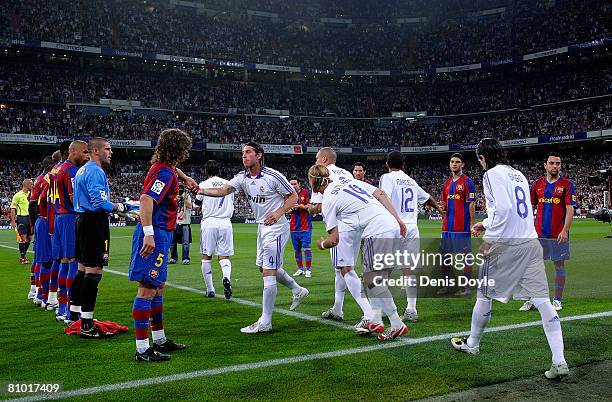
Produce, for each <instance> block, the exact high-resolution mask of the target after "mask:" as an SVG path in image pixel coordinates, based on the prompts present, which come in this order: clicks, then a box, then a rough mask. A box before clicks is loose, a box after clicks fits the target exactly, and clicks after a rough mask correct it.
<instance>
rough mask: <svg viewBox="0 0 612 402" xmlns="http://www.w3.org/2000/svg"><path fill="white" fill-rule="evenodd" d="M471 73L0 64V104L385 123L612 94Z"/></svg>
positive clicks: (551, 78) (595, 80) (584, 69)
mask: <svg viewBox="0 0 612 402" xmlns="http://www.w3.org/2000/svg"><path fill="white" fill-rule="evenodd" d="M517 70H518V71H515V72H507V71H504V72H499V73H492V74H491V73H489V76H488V77H486V78H483V77H479V76H478V74H476V73H475V74H473V75H472V76H468V77H467V78H465V81H460V80H456V81H451V82H449V81H446V80H445V78H448V77H444V76H440V77H439V76H432V77H424V78H423V80H424V82H417V83H410V84H399V83H395V82H385V81H383V82H377V83H376V84H366V83H363V82H361V83H360V82H352V83H350V84H346V85H338V84H337V83H333V82H331V83H329V84H327V85H321V84H315V83H307V82H288V83H287V84H284V85H281V84H276V85H273V84H265V83H248V84H247V83H244V82H243V83H241V82H223V81H213V82H212V83H211V82H210V81H209V80H207V79H204V78H201V77H194V76H188V75H187V74H177V73H170V74H159V73H158V74H151V73H150V74H136V73H131V74H126V73H124V72H115V73H112V72H108V71H107V72H105V73H102V72H96V71H79V70H77V69H70V68H60V67H58V66H53V65H41V64H27V65H21V64H8V63H2V64H0V100H3V101H15V100H19V101H29V102H44V103H56V104H62V105H65V104H66V103H68V102H80V103H98V102H99V101H100V99H103V98H110V99H122V100H132V101H140V102H141V103H142V106H143V107H149V108H162V109H171V110H186V111H202V112H226V111H227V110H228V109H237V110H238V111H240V112H243V113H255V112H257V110H258V109H259V108H266V109H277V110H278V109H281V110H289V112H290V113H291V114H292V115H299V116H304V115H307V116H322V115H326V114H333V115H336V116H342V117H389V116H391V114H392V112H412V111H426V112H427V113H428V114H429V115H448V114H458V113H473V112H482V111H490V110H502V109H511V108H526V107H530V106H532V105H538V104H543V103H553V102H559V101H566V100H571V99H579V98H586V97H592V96H601V95H609V94H612V65H610V64H606V63H604V64H599V63H598V64H585V65H581V66H580V67H579V68H577V67H573V66H568V67H566V68H562V69H561V70H552V71H549V69H544V68H541V69H540V70H536V71H521V69H520V68H517Z"/></svg>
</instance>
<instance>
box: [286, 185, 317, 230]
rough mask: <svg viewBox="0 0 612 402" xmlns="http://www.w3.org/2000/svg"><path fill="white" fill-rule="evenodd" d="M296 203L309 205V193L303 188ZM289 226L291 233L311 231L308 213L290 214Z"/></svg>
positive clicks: (295, 212)
mask: <svg viewBox="0 0 612 402" xmlns="http://www.w3.org/2000/svg"><path fill="white" fill-rule="evenodd" d="M297 203H298V204H300V205H308V204H310V192H309V191H308V190H307V189H305V188H303V189H301V190H300V192H299V193H298V202H297ZM290 226H291V231H292V232H305V231H308V230H312V217H311V216H310V214H309V213H308V211H303V210H295V211H293V212H291V221H290Z"/></svg>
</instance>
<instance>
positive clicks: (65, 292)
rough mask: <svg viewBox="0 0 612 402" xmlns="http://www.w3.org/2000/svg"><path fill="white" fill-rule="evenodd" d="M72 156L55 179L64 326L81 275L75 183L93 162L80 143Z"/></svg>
mask: <svg viewBox="0 0 612 402" xmlns="http://www.w3.org/2000/svg"><path fill="white" fill-rule="evenodd" d="M68 153H69V154H68V159H66V160H65V161H64V163H62V165H61V166H60V168H59V170H58V172H57V173H56V175H55V191H56V195H57V203H56V204H55V223H54V228H55V229H54V232H55V235H54V236H53V241H54V242H55V249H56V250H58V251H59V257H60V259H61V263H60V268H59V272H58V277H57V285H58V298H57V299H58V303H59V306H58V308H57V313H56V314H55V318H56V320H57V321H58V322H62V323H63V322H65V321H68V319H69V318H70V317H69V311H68V301H69V293H70V290H69V289H70V288H71V286H72V282H73V281H74V278H75V277H76V274H77V271H78V263H77V262H76V259H75V250H74V244H75V241H76V239H75V225H76V213H75V211H74V188H73V183H74V178H75V176H76V173H77V171H78V170H79V168H80V167H81V166H83V165H84V164H85V163H87V161H89V150H88V149H87V143H86V142H85V141H80V140H77V141H74V142H72V143H71V144H70V147H69V148H68Z"/></svg>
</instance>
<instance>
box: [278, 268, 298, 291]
mask: <svg viewBox="0 0 612 402" xmlns="http://www.w3.org/2000/svg"><path fill="white" fill-rule="evenodd" d="M276 279H277V280H278V281H279V282H280V283H282V284H283V285H285V286H287V287H288V288H289V289H291V290H292V291H293V294H296V293H298V292H299V291H300V290H302V287H301V286H300V285H298V283H297V282H296V281H295V280H294V279H293V278H292V277H291V275H289V274H288V273H287V271H285V270H284V269H282V268H277V269H276Z"/></svg>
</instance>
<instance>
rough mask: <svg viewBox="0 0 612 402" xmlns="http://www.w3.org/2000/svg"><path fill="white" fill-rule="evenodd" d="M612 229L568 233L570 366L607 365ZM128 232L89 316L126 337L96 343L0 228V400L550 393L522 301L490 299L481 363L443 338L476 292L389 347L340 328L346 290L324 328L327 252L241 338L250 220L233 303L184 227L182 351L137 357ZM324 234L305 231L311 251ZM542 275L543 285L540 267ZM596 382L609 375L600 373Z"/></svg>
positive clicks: (252, 287)
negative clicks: (32, 278)
mask: <svg viewBox="0 0 612 402" xmlns="http://www.w3.org/2000/svg"><path fill="white" fill-rule="evenodd" d="M440 226H441V222H432V221H420V222H419V227H420V230H421V237H429V238H434V237H439V230H440ZM609 229H610V228H609V226H608V225H604V224H601V223H598V222H595V221H592V220H576V221H574V224H573V226H572V250H571V252H572V258H571V260H570V261H569V262H568V263H567V282H566V288H565V297H564V308H563V310H562V311H560V312H559V315H560V317H561V319H562V320H563V323H562V326H563V334H564V341H565V349H566V350H565V356H566V360H567V362H568V364H569V365H570V369H571V370H573V369H575V368H576V367H577V366H584V365H589V364H593V363H595V362H602V361H607V360H611V359H612V343H611V342H610V339H609V336H610V333H612V271H611V269H612V239H604V238H603V236H605V235H606V234H609ZM133 230H134V228H133V227H127V228H112V231H111V246H110V247H111V260H110V264H109V267H108V269H107V270H106V273H105V274H104V277H103V280H102V282H101V284H100V291H99V295H98V301H97V306H96V311H95V317H96V318H98V319H103V320H112V321H115V322H117V323H120V324H124V325H127V326H128V327H129V328H130V331H129V332H128V333H126V334H121V335H119V336H117V337H115V338H112V339H107V340H83V339H80V338H78V337H76V336H67V335H65V334H64V333H63V331H62V329H63V325H61V324H59V323H56V322H55V319H54V315H53V313H51V312H47V311H43V310H42V309H40V308H36V307H34V306H33V304H32V303H31V301H29V300H26V295H27V291H28V290H29V268H30V267H29V266H27V267H26V266H22V265H20V264H19V263H18V252H17V250H16V246H17V245H16V243H15V235H14V233H13V232H12V231H8V230H7V231H0V267H1V271H2V274H3V275H4V285H3V288H2V291H0V317H2V319H3V320H4V321H3V323H2V325H1V327H0V328H1V330H0V331H1V336H0V353H1V355H2V358H0V384H2V390H0V396H1V397H2V398H16V397H26V396H27V397H29V398H32V400H36V399H38V398H69V397H70V398H72V399H77V400H84V401H85V400H88V401H89V400H91V399H92V398H96V399H98V400H139V401H140V400H159V399H171V400H178V399H180V400H300V401H303V400H317V401H319V400H410V399H420V398H426V397H430V396H435V395H443V394H449V393H454V392H458V391H465V390H470V389H474V388H476V387H482V386H487V385H490V384H497V383H506V382H511V381H516V380H519V379H525V378H538V380H537V381H536V383H537V384H540V386H541V387H550V390H551V392H552V390H553V389H554V388H555V387H560V386H561V385H560V384H559V383H552V384H551V383H549V382H547V381H546V380H545V379H544V376H543V373H544V371H545V370H546V369H548V368H549V366H550V350H549V348H548V344H547V342H546V338H545V336H544V332H543V329H542V326H541V323H540V322H539V318H540V316H539V314H538V312H537V311H535V310H533V311H529V312H519V311H518V308H519V307H520V306H521V302H519V301H511V302H510V303H508V304H507V305H503V304H501V303H497V302H496V303H494V304H493V317H492V320H491V322H490V325H489V328H488V333H486V334H485V335H484V336H483V340H482V343H481V346H480V355H478V356H470V355H466V354H461V353H457V352H455V351H454V350H453V349H452V347H451V345H450V343H449V338H450V337H451V336H453V335H457V334H466V333H467V332H466V331H469V327H470V317H471V311H472V306H473V303H474V297H475V296H474V293H472V296H471V297H467V298H421V299H420V300H419V301H418V311H419V316H420V319H419V322H418V323H416V324H409V325H408V326H409V328H410V333H409V335H408V336H407V337H405V338H402V339H399V340H395V341H390V342H381V341H378V340H377V339H376V338H374V337H360V336H357V335H355V334H354V333H353V332H352V331H351V328H352V325H354V324H355V323H356V322H357V321H359V319H360V316H361V314H360V310H359V308H358V306H357V304H356V303H355V302H354V300H353V299H352V298H351V297H350V295H349V294H348V292H347V295H346V297H345V304H344V321H343V322H341V323H338V322H332V321H326V320H323V319H322V318H321V312H323V311H324V310H326V309H328V308H329V307H331V305H332V304H333V300H334V272H333V269H332V268H331V266H330V258H329V252H328V251H319V250H316V249H313V268H312V270H313V277H312V278H304V277H303V276H302V277H299V278H297V281H298V282H299V283H300V284H301V285H303V286H305V287H307V288H308V289H309V290H310V295H309V297H308V298H307V299H306V300H305V301H304V302H303V303H302V304H301V305H300V307H299V308H298V310H297V311H296V312H290V311H289V305H290V304H291V292H290V291H289V290H288V289H287V288H285V287H283V286H282V285H279V291H278V297H277V299H276V311H275V313H274V316H273V326H274V329H273V332H271V333H268V334H255V335H245V334H242V333H240V328H241V327H244V326H246V325H248V324H251V323H252V322H254V321H256V320H257V318H258V317H259V315H260V313H261V309H260V305H259V303H260V302H261V291H262V281H261V277H260V273H259V271H258V269H257V268H256V267H255V265H254V260H255V241H256V230H257V227H256V226H255V225H247V224H237V225H234V240H235V251H236V254H235V256H234V258H233V259H232V284H233V288H234V298H233V299H232V300H230V301H227V300H225V299H224V298H223V297H222V295H223V286H222V285H221V269H220V267H219V265H218V264H217V263H216V262H214V263H213V276H214V281H215V287H216V290H217V294H218V295H220V296H221V297H219V296H218V297H217V298H215V299H209V298H206V297H204V289H205V287H204V284H203V280H202V275H201V270H200V263H199V255H198V252H199V245H198V240H199V225H193V226H192V230H193V235H194V236H193V237H194V243H192V245H191V258H192V262H191V265H180V264H177V265H170V266H169V271H168V286H167V289H166V291H165V296H164V304H165V306H164V325H165V330H166V335H167V336H168V337H170V338H171V339H173V340H175V341H177V342H180V343H185V344H186V345H187V347H188V348H187V349H186V350H184V351H179V352H175V353H174V354H173V355H172V360H170V361H169V362H166V363H160V364H146V363H137V362H135V361H134V348H135V346H134V338H133V322H132V317H131V308H132V301H133V298H134V296H135V293H136V285H135V284H134V283H132V282H129V281H128V279H127V277H126V273H127V271H128V266H129V258H130V252H131V236H132V233H133ZM323 232H324V230H323V227H322V225H321V224H320V223H316V224H315V229H314V232H313V244H314V239H316V238H318V237H319V236H321V235H323ZM179 252H180V250H179ZM28 257H29V258H30V259H31V257H32V254H31V253H30V254H29V256H28ZM285 269H286V270H287V272H288V273H290V274H293V272H294V271H295V261H294V258H293V248H292V247H291V243H289V244H288V246H287V248H286V251H285ZM357 271H360V269H359V268H358V269H357ZM547 274H548V279H549V283H550V288H551V289H554V283H553V278H554V269H553V268H552V264H550V262H547ZM396 303H397V305H398V310H400V313H401V312H403V310H404V308H405V306H406V305H405V299H402V298H399V297H397V296H396ZM606 367H608V368H609V367H610V365H609V364H608V365H606ZM608 371H609V370H608ZM593 375H596V376H603V378H608V380H607V381H609V378H610V373H609V372H607V373H602V372H597V373H594V374H593ZM567 381H570V382H571V383H572V387H576V388H575V389H576V390H577V391H578V394H577V395H581V396H582V397H583V398H586V399H590V398H589V392H590V391H589V389H590V388H589V386H588V384H586V383H583V380H582V379H580V378H578V379H576V378H574V379H573V380H572V374H570V377H569V378H568V379H566V382H567ZM17 382H19V383H26V382H27V383H50V384H55V383H59V384H61V386H62V388H63V391H62V392H60V393H58V394H47V395H43V394H28V395H26V394H14V393H13V394H9V393H7V392H6V387H7V384H9V383H17ZM555 384H557V385H555ZM508 387H513V385H512V383H508ZM609 389H610V388H609V385H608V390H609ZM525 395H528V394H525ZM525 395H523V397H524V399H530V398H527V397H526V396H525ZM562 396H563V395H560V396H559V398H561V397H562ZM566 396H567V395H566ZM518 399H521V398H520V397H519V398H518ZM551 399H555V398H551ZM570 399H571V398H570Z"/></svg>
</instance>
